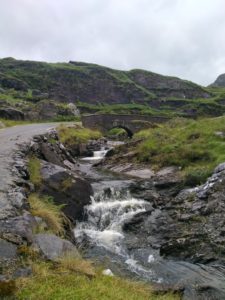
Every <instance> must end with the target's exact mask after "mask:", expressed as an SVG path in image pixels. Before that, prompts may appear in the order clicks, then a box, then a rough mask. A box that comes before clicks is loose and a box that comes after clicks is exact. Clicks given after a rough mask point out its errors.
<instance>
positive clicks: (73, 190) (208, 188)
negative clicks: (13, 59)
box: [0, 124, 225, 299]
mask: <svg viewBox="0 0 225 300" xmlns="http://www.w3.org/2000/svg"><path fill="white" fill-rule="evenodd" d="M53 127H54V125H52V124H46V125H29V126H24V127H23V128H22V127H20V128H18V127H16V128H14V129H6V130H4V131H3V132H2V133H0V134H1V142H3V144H2V148H1V155H0V160H1V194H0V199H1V201H0V205H1V219H0V225H1V227H0V228H1V229H0V234H1V236H0V237H1V238H0V245H1V247H0V262H1V269H2V275H1V278H0V279H1V280H3V281H6V280H9V279H10V278H12V277H15V276H17V275H18V274H20V275H19V276H28V275H29V274H30V272H31V270H30V269H29V266H26V268H24V267H21V264H20V253H19V250H20V248H21V246H23V245H26V246H27V245H28V246H30V245H33V246H34V247H36V249H38V251H39V252H40V253H41V255H43V257H45V258H47V259H53V260H54V259H55V258H56V257H58V256H59V255H62V253H63V252H64V251H68V250H71V249H73V250H76V246H77V245H79V247H82V248H83V249H84V250H85V253H86V256H87V257H91V258H93V259H95V260H100V261H101V262H102V263H104V264H105V265H107V267H108V268H110V269H111V270H112V271H113V273H115V274H123V275H124V274H125V275H126V276H130V277H132V278H137V279H141V280H144V281H148V282H151V283H154V284H155V285H156V286H157V288H160V289H164V290H170V289H172V290H176V291H179V292H180V293H181V294H182V295H183V299H225V268H224V264H225V261H224V251H225V250H224V249H225V247H224V232H225V229H224V221H223V215H224V210H225V204H224V203H225V199H224V181H225V165H224V164H221V165H220V166H218V167H217V168H216V169H215V171H214V173H213V175H212V176H211V177H210V178H209V179H208V181H207V182H206V183H205V184H204V185H202V186H199V187H196V188H192V189H183V187H182V184H181V180H180V177H179V176H178V173H179V170H177V169H174V168H173V167H171V168H167V169H163V170H160V171H158V172H157V173H153V172H152V171H151V170H149V169H146V168H141V167H140V166H132V165H129V166H128V165H125V164H123V163H122V164H120V165H117V166H115V165H114V166H113V165H111V166H110V167H109V166H108V167H107V168H105V166H104V167H103V165H104V164H103V165H101V164H100V165H98V167H94V166H93V165H92V164H90V163H85V162H78V161H77V159H76V160H75V157H74V156H73V155H72V154H73V152H72V151H68V149H66V148H65V147H64V145H62V144H61V143H60V141H59V139H58V136H57V133H56V132H55V131H54V130H53ZM21 129H22V131H21ZM46 130H48V132H46ZM22 132H24V134H22ZM33 136H34V137H33ZM17 143H19V144H20V146H18V145H17ZM21 143H23V145H22V146H21ZM104 143H105V141H104ZM90 147H92V149H93V150H100V148H101V147H102V141H100V143H99V144H98V143H96V144H94V145H93V142H92V143H91V145H83V146H82V149H84V148H85V149H90ZM99 147H100V148H99ZM12 149H13V150H12ZM85 151H86V150H85ZM88 151H90V150H88ZM84 153H85V152H84ZM109 153H110V152H109ZM111 154H112V153H111ZM27 155H32V156H35V157H37V158H38V159H39V160H40V162H41V176H42V184H41V187H40V188H39V192H40V193H41V194H48V195H49V196H52V197H53V198H54V200H55V202H56V203H58V204H66V206H64V208H63V211H64V213H65V215H66V216H67V217H68V218H69V220H70V224H71V226H69V227H67V229H66V230H67V234H66V236H67V240H65V239H62V238H59V237H57V236H56V235H54V234H48V233H41V234H40V233H39V234H35V228H36V227H37V226H38V225H40V222H42V220H40V218H39V219H38V218H36V217H34V216H32V215H31V213H30V211H29V205H28V203H27V197H28V195H29V193H31V192H33V191H34V190H35V186H33V185H32V184H31V183H30V181H29V172H28V169H27ZM104 168H105V170H104ZM106 169H110V171H109V170H106ZM124 170H125V172H124ZM112 171H113V172H112ZM62 183H63V184H62ZM73 227H75V232H74V231H73ZM74 233H75V234H74ZM10 265H11V266H12V265H13V267H12V268H11V272H10V274H9V273H7V272H6V270H7V269H8V267H9V266H10ZM15 274H17V275H15Z"/></svg>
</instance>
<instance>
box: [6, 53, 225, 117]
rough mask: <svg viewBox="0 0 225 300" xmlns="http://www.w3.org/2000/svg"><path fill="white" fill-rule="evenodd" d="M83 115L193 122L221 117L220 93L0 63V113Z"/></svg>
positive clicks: (81, 67) (151, 78)
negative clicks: (7, 109)
mask: <svg viewBox="0 0 225 300" xmlns="http://www.w3.org/2000/svg"><path fill="white" fill-rule="evenodd" d="M68 103H75V104H76V105H77V106H78V108H79V109H80V111H81V112H82V113H102V112H103V113H108V112H109V113H128V114H130V113H132V114H139V113H140V114H150V115H167V116H168V115H169V116H171V117H173V116H184V117H186V116H187V117H194V118H195V117H198V116H219V115H222V114H224V113H225V91H224V88H214V87H210V88H203V87H200V86H198V85H197V84H194V83H192V82H189V81H185V80H181V79H179V78H176V77H169V76H162V75H159V74H156V73H152V72H149V71H145V70H131V71H119V70H113V69H110V68H106V67H103V66H99V65H95V64H87V63H79V62H69V63H45V62H35V61H21V60H15V59H13V58H5V59H1V60H0V108H1V107H14V108H16V109H19V110H22V111H23V112H24V113H25V115H26V116H27V118H30V119H35V120H36V119H42V120H50V119H51V120H59V121H61V120H68V121H69V120H73V115H72V114H71V111H70V109H69V107H68Z"/></svg>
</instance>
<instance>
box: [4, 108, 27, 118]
mask: <svg viewBox="0 0 225 300" xmlns="http://www.w3.org/2000/svg"><path fill="white" fill-rule="evenodd" d="M0 118H3V119H9V120H24V113H23V112H22V111H20V110H17V109H14V108H1V109H0Z"/></svg>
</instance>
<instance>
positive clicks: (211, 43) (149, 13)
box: [0, 0, 225, 85]
mask: <svg viewBox="0 0 225 300" xmlns="http://www.w3.org/2000/svg"><path fill="white" fill-rule="evenodd" d="M9 56H12V57H15V58H18V59H19V58H20V59H29V60H42V61H54V62H55V61H69V60H75V61H85V62H93V63H98V64H101V65H105V66H109V67H113V68H118V69H125V70H128V69H133V68H142V69H146V70H150V71H153V72H157V73H161V74H165V75H174V76H178V77H181V78H184V79H189V80H192V81H195V82H197V83H200V84H202V85H207V84H209V83H211V82H213V81H214V80H215V78H216V77H217V76H218V75H219V74H221V73H225V1H224V0H0V57H1V58H3V57H9Z"/></svg>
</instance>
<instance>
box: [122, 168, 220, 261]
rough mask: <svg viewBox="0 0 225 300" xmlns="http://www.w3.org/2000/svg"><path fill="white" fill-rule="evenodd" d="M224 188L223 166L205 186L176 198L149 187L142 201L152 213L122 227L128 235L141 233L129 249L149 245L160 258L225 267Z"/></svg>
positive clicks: (182, 193) (136, 217)
mask: <svg viewBox="0 0 225 300" xmlns="http://www.w3.org/2000/svg"><path fill="white" fill-rule="evenodd" d="M224 186H225V164H222V165H220V166H218V167H217V168H216V169H215V172H214V173H213V175H212V176H211V177H210V178H209V179H208V181H207V182H206V183H205V184H204V185H202V186H199V187H197V188H194V189H187V190H182V191H181V192H180V193H179V194H178V195H177V196H176V197H171V195H167V196H166V195H165V194H164V195H163V194H162V192H161V190H156V189H155V187H151V188H149V196H148V197H145V199H146V198H148V201H150V202H151V203H152V204H153V207H154V210H153V211H149V212H147V213H143V214H139V215H137V216H135V217H134V218H133V219H132V220H131V221H130V222H127V223H126V224H125V225H124V230H125V231H126V232H127V233H128V234H132V233H134V232H136V233H137V232H140V231H141V233H142V234H141V235H138V234H137V235H136V236H138V239H136V240H135V241H134V242H133V243H132V244H130V245H129V247H131V248H135V247H138V245H140V244H141V245H143V247H144V246H146V245H150V246H151V247H153V248H155V249H159V250H160V254H161V255H162V256H167V257H171V258H176V259H177V258H180V259H183V260H188V261H192V262H201V263H212V262H213V263H215V262H218V263H222V264H224V263H225V259H224V244H225V239H224V236H225V225H224V217H223V216H224V214H225V204H224V203H225V198H224V194H225V190H224ZM145 192H146V191H145ZM146 200H147V199H146Z"/></svg>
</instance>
